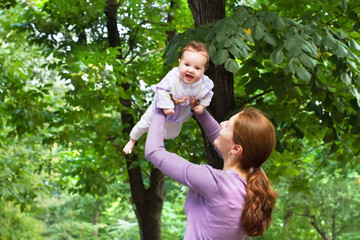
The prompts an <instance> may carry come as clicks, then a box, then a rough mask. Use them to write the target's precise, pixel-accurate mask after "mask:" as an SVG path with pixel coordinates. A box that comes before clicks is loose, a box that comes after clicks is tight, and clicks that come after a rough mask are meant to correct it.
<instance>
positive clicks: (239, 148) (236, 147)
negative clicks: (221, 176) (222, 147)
mask: <svg viewBox="0 0 360 240" xmlns="http://www.w3.org/2000/svg"><path fill="white" fill-rule="evenodd" d="M242 151H243V148H242V146H241V145H239V144H235V145H234V146H233V147H232V149H231V152H232V153H233V154H241V153H242Z"/></svg>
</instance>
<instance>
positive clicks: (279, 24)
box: [273, 16, 286, 30]
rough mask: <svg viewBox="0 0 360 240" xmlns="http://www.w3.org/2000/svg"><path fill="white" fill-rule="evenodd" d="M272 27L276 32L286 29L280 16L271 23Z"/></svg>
mask: <svg viewBox="0 0 360 240" xmlns="http://www.w3.org/2000/svg"><path fill="white" fill-rule="evenodd" d="M273 27H274V28H275V29H276V30H281V29H283V28H284V27H286V23H285V22H284V20H283V18H282V17H280V16H276V18H275V21H274V22H273Z"/></svg>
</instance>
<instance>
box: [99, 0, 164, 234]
mask: <svg viewBox="0 0 360 240" xmlns="http://www.w3.org/2000/svg"><path fill="white" fill-rule="evenodd" d="M120 5H121V2H119V3H116V1H115V0H107V7H106V9H105V14H106V17H107V29H108V35H109V45H110V47H117V46H121V39H120V35H119V31H118V28H117V11H118V9H119V7H120ZM118 58H119V59H121V58H122V56H121V55H120V56H118ZM121 87H123V88H124V89H125V90H127V89H128V88H129V85H128V84H127V83H124V84H122V85H121ZM119 101H120V103H121V104H122V105H123V106H125V107H126V108H131V101H130V100H124V99H122V98H120V99H119ZM121 118H122V122H123V123H126V122H133V121H132V120H133V117H132V116H131V115H130V114H128V113H126V112H122V113H121ZM124 131H125V132H127V133H130V131H131V127H127V128H126V129H124ZM119 148H120V149H122V148H121V147H119ZM119 152H120V151H119ZM121 153H122V151H121ZM137 159H138V156H137V155H136V154H132V155H130V156H127V159H126V166H127V170H128V174H129V182H130V188H131V196H132V201H133V202H134V204H135V206H136V209H135V214H136V217H137V220H138V223H139V229H140V235H141V239H142V240H147V239H149V240H161V211H162V206H163V198H164V175H163V174H162V173H161V172H160V171H159V170H157V169H152V171H151V175H150V187H149V188H148V189H146V188H145V186H144V183H143V177H142V174H141V169H140V167H132V166H131V164H132V163H133V162H134V161H136V160H137Z"/></svg>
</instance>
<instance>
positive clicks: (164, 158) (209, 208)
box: [145, 108, 246, 240]
mask: <svg viewBox="0 0 360 240" xmlns="http://www.w3.org/2000/svg"><path fill="white" fill-rule="evenodd" d="M195 116H196V117H197V119H198V120H199V122H200V124H201V125H202V126H203V128H204V130H205V132H206V134H207V136H208V137H209V139H210V140H211V142H212V143H213V142H214V140H215V139H216V138H217V136H218V135H219V132H220V129H221V128H220V125H219V124H218V123H217V122H216V120H215V119H214V118H213V117H212V116H211V115H210V114H209V113H208V112H207V111H204V113H203V114H201V115H195ZM164 122H165V115H164V114H163V112H162V110H161V109H159V108H156V109H155V111H154V116H153V118H152V122H151V125H150V129H149V132H148V135H147V139H146V146H145V156H146V158H147V159H148V160H150V161H151V162H152V163H153V164H154V165H155V166H156V167H157V168H158V169H160V170H161V171H162V172H163V173H164V174H166V175H168V176H169V177H171V178H172V179H174V180H175V181H178V182H180V183H181V184H183V185H185V186H187V187H189V192H188V195H187V197H186V201H185V213H186V216H187V224H186V231H185V236H184V239H186V240H195V239H199V240H200V239H214V240H221V239H224V240H232V239H234V240H235V239H236V240H241V239H244V238H245V233H244V231H243V228H242V226H241V220H240V217H241V213H242V210H243V205H244V203H245V196H246V181H245V180H244V179H243V178H242V177H241V176H240V175H239V174H237V173H236V172H235V171H233V170H227V171H222V170H218V169H214V168H212V167H211V166H209V165H198V164H193V163H191V162H189V161H187V160H185V159H184V158H182V157H180V156H178V155H177V154H174V153H171V152H168V151H166V149H165V148H164V141H163V139H164V138H163V125H164Z"/></svg>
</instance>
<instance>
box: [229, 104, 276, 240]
mask: <svg viewBox="0 0 360 240" xmlns="http://www.w3.org/2000/svg"><path fill="white" fill-rule="evenodd" d="M233 140H234V142H235V143H237V144H239V145H241V146H242V149H243V152H242V157H241V159H240V165H241V166H240V167H241V169H243V170H247V171H251V168H253V169H255V170H253V172H252V173H251V174H250V176H249V178H248V179H247V195H246V199H245V205H244V209H243V212H242V215H241V224H242V226H243V228H244V231H245V234H246V235H248V236H258V235H262V234H263V232H264V231H265V230H266V229H267V228H268V227H269V225H270V224H271V221H272V217H271V213H272V209H273V208H274V206H275V202H276V197H277V194H276V192H275V191H274V189H273V188H272V184H271V182H270V180H269V179H268V178H267V176H266V175H265V173H264V172H263V171H262V170H261V169H260V167H261V164H263V163H264V162H265V161H266V160H267V159H268V158H269V156H270V154H271V152H272V151H273V149H274V147H275V142H276V139H275V129H274V126H273V125H272V124H271V122H270V121H269V120H268V119H267V118H266V117H265V116H264V114H263V113H262V112H261V111H259V110H257V109H255V108H251V107H248V108H245V109H244V110H243V111H241V112H240V114H239V116H238V117H237V118H236V120H235V125H234V139H233Z"/></svg>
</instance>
